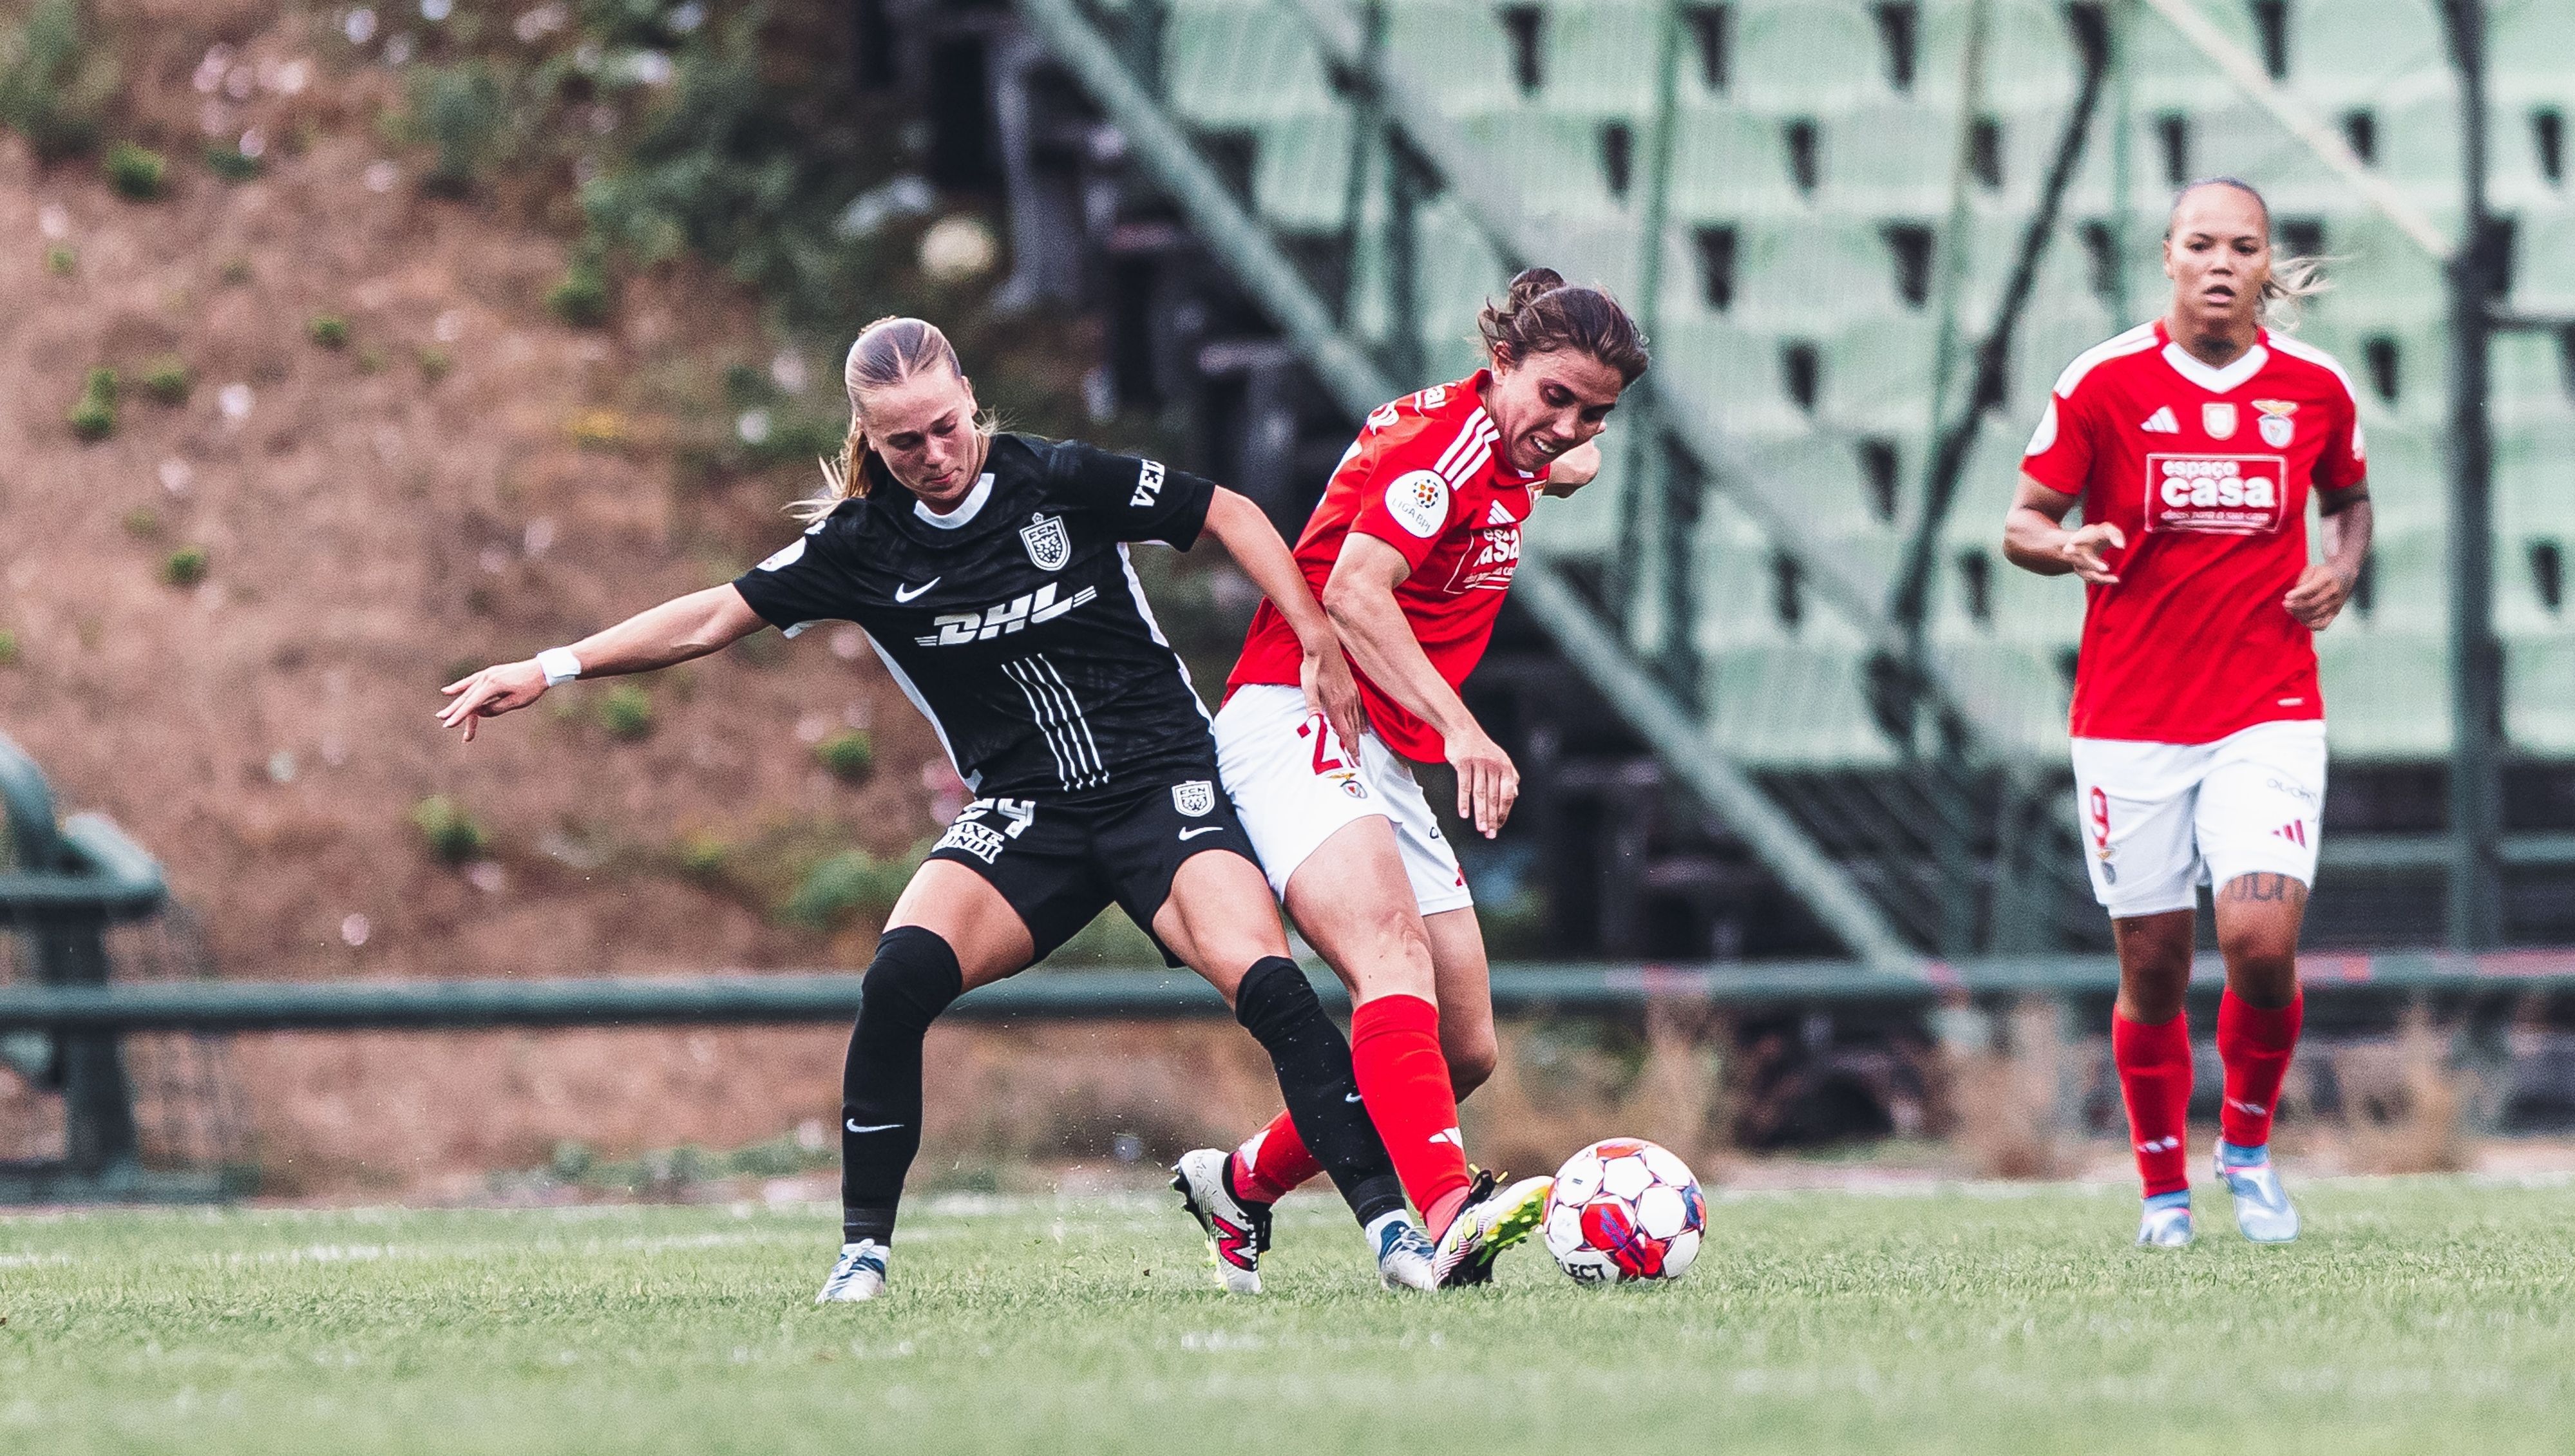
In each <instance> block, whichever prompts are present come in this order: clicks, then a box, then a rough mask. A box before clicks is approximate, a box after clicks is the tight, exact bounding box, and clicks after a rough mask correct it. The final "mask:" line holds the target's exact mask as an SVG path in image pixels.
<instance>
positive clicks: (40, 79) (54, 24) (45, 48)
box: [0, 0, 116, 162]
mask: <svg viewBox="0 0 2575 1456" xmlns="http://www.w3.org/2000/svg"><path fill="white" fill-rule="evenodd" d="M115 95H116V66H115V62H114V61H113V60H111V59H110V57H109V55H108V53H107V51H106V48H105V47H98V48H93V47H92V46H91V45H90V37H89V36H88V35H87V34H85V33H84V31H83V27H82V24H81V6H80V3H79V0H38V3H37V4H36V5H34V6H33V7H32V8H30V9H29V10H28V11H27V18H26V20H25V21H24V22H22V23H20V24H19V25H18V26H16V27H15V28H13V29H10V30H6V31H0V126H5V127H7V128H9V129H10V130H11V131H14V132H17V133H18V134H19V135H21V136H23V137H25V138H26V139H27V145H29V146H31V147H33V148H35V151H36V156H37V158H38V160H40V161H45V162H59V161H61V160H63V159H64V158H66V157H76V156H79V155H80V154H81V153H83V152H86V151H88V150H89V149H90V148H92V147H95V146H97V145H98V131H99V122H100V119H101V117H102V116H104V115H105V113H106V109H107V103H108V102H109V101H110V100H111V99H112V98H113V97H114V96H115Z"/></svg>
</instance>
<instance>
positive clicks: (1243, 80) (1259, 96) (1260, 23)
mask: <svg viewBox="0 0 2575 1456" xmlns="http://www.w3.org/2000/svg"><path fill="white" fill-rule="evenodd" d="M1163 74H1164V78H1165V83H1166V89H1167V94H1168V96H1169V99H1170V104H1171V107H1172V109H1173V110H1174V111H1176V112H1178V113H1179V114H1180V116H1181V117H1182V119H1183V120H1185V121H1190V122H1194V123H1196V124H1198V125H1201V126H1241V125H1246V124H1249V123H1255V122H1264V121H1269V120H1272V119H1274V118H1278V117H1287V116H1301V115H1310V114H1311V113H1314V112H1317V111H1323V110H1327V109H1330V108H1331V107H1332V106H1333V105H1334V102H1335V98H1334V96H1333V94H1332V91H1331V88H1330V86H1329V85H1328V84H1327V83H1326V82H1325V81H1324V79H1323V68H1322V63H1321V60H1320V58H1319V57H1318V56H1317V55H1316V54H1315V51H1314V47H1313V44H1312V42H1311V40H1310V38H1309V37H1308V35H1307V32H1306V30H1305V28H1304V26H1303V24H1302V23H1301V22H1300V21H1298V19H1297V18H1296V16H1295V14H1294V13H1293V12H1292V11H1290V10H1289V9H1288V7H1287V5H1286V4H1285V3H1245V0H1187V3H1182V4H1176V5H1174V6H1173V7H1172V8H1171V14H1170V17H1169V20H1168V21H1167V23H1166V28H1165V30H1164V33H1163Z"/></svg>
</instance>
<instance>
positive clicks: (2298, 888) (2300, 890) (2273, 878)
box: [2217, 870, 2307, 905]
mask: <svg viewBox="0 0 2575 1456" xmlns="http://www.w3.org/2000/svg"><path fill="white" fill-rule="evenodd" d="M2217 897H2218V898H2219V899H2220V900H2249V901H2254V902H2257V903H2258V902H2261V901H2267V900H2277V901H2281V902H2284V903H2287V904H2292V905H2303V904H2305V903H2306V902H2307V886H2306V885H2305V883H2304V882H2303V881H2301V880H2299V879H2298V878H2296V877H2295V876H2293V875H2287V874H2267V873H2263V872H2261V871H2258V870H2257V871H2255V872H2254V873H2251V874H2239V875H2237V876H2235V877H2234V878H2233V879H2230V880H2228V881H2226V883H2225V884H2224V885H2223V886H2221V887H2220V888H2219V889H2218V891H2217Z"/></svg>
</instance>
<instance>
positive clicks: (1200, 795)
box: [1172, 778, 1216, 819]
mask: <svg viewBox="0 0 2575 1456" xmlns="http://www.w3.org/2000/svg"><path fill="white" fill-rule="evenodd" d="M1172 807H1174V808H1176V809H1179V810H1180V811H1181V812H1182V813H1184V814H1187V815H1189V816H1190V817H1191V818H1194V819H1199V818H1205V817H1207V814H1208V810H1210V809H1212V808H1215V807H1216V785H1215V784H1214V783H1211V782H1209V781H1208V780H1207V779H1204V778H1192V779H1190V780H1188V781H1187V782H1183V783H1175V784H1173V785H1172Z"/></svg>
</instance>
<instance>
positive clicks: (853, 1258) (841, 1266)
mask: <svg viewBox="0 0 2575 1456" xmlns="http://www.w3.org/2000/svg"><path fill="white" fill-rule="evenodd" d="M885 1290H886V1247H885V1245H883V1244H881V1243H878V1242H877V1241H876V1240H875V1239H872V1238H863V1239H861V1240H859V1241H858V1242H857V1243H854V1244H843V1245H841V1259H840V1262H839V1263H836V1264H834V1265H833V1266H832V1277H831V1278H829V1279H826V1280H824V1281H823V1292H822V1293H820V1294H817V1295H815V1296H814V1302H815V1303H816V1304H856V1303H858V1302H859V1301H861V1300H863V1299H874V1298H876V1297H877V1296H878V1295H880V1294H883V1293H885Z"/></svg>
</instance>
